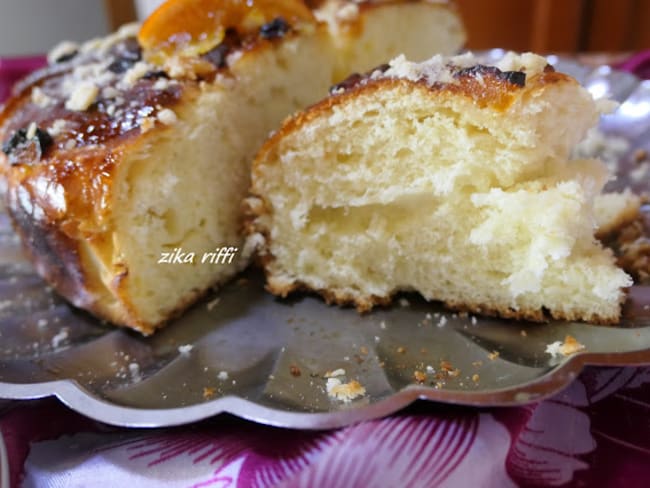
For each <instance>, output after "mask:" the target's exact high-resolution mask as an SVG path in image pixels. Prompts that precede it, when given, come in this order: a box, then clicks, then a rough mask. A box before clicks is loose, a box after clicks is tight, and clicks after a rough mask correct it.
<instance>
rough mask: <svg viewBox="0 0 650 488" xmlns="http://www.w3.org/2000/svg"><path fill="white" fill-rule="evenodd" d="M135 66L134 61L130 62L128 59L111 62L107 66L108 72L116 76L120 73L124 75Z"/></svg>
mask: <svg viewBox="0 0 650 488" xmlns="http://www.w3.org/2000/svg"><path fill="white" fill-rule="evenodd" d="M134 64H135V62H134V61H131V60H130V59H116V60H115V61H113V62H112V63H111V64H109V65H108V68H107V69H108V71H110V72H111V73H115V74H117V75H120V74H122V73H126V72H127V71H129V70H130V69H131V67H133V65H134Z"/></svg>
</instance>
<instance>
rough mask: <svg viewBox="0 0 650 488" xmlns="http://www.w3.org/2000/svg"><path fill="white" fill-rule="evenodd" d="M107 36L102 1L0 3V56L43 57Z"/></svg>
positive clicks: (10, 0)
mask: <svg viewBox="0 0 650 488" xmlns="http://www.w3.org/2000/svg"><path fill="white" fill-rule="evenodd" d="M107 33H108V20H107V18H106V11H105V10H104V1H103V0H0V56H19V55H29V54H40V53H46V52H47V51H49V49H50V48H51V47H52V46H54V45H55V44H57V43H58V42H59V41H62V40H73V41H84V40H87V39H90V38H93V37H97V36H99V35H105V34H107Z"/></svg>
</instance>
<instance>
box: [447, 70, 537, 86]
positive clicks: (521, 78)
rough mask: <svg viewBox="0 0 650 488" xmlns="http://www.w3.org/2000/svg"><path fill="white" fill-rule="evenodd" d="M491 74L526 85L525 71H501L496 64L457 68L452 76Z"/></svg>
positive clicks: (510, 81)
mask: <svg viewBox="0 0 650 488" xmlns="http://www.w3.org/2000/svg"><path fill="white" fill-rule="evenodd" d="M483 74H491V75H493V76H495V77H496V78H498V79H500V80H504V81H507V82H508V83H512V84H513V85H517V86H521V87H523V86H525V85H526V73H524V72H523V71H501V70H500V69H499V68H497V67H496V66H485V65H484V64H477V65H475V66H472V67H470V68H463V69H461V70H458V71H457V72H456V73H455V74H454V76H455V77H456V78H462V77H464V76H471V77H476V76H478V75H483Z"/></svg>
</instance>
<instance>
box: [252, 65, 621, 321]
mask: <svg viewBox="0 0 650 488" xmlns="http://www.w3.org/2000/svg"><path fill="white" fill-rule="evenodd" d="M598 118H599V107H598V104H596V103H595V102H594V100H593V98H592V97H591V95H590V94H589V93H588V92H587V91H586V90H585V89H583V88H582V87H581V86H580V85H579V84H578V83H577V82H576V81H575V80H574V79H573V78H571V77H569V76H567V75H565V74H562V73H559V72H555V70H554V69H553V68H552V67H551V66H549V65H548V64H547V62H546V60H545V59H544V58H542V57H539V56H536V55H533V54H530V53H528V54H523V55H514V54H509V55H507V56H506V57H505V58H504V59H502V60H501V61H500V62H499V63H497V64H495V65H486V64H480V63H479V61H478V60H477V59H476V58H475V57H473V56H472V55H471V54H467V55H463V56H457V57H452V58H444V57H441V56H434V57H433V58H431V59H429V60H427V61H425V62H423V63H413V62H409V61H407V60H406V59H405V58H404V57H398V58H396V59H394V60H393V61H392V62H391V63H390V64H389V65H385V66H383V67H381V68H379V69H377V70H375V71H372V72H371V73H368V74H366V75H364V76H356V77H351V78H350V79H349V80H347V81H346V82H344V83H341V84H340V85H338V86H335V87H333V89H332V93H331V96H330V97H328V98H327V99H325V100H323V101H321V102H320V103H318V104H316V105H314V106H312V107H310V108H309V109H307V110H306V111H304V112H301V113H298V114H296V115H294V116H293V117H291V118H290V119H288V120H287V121H286V122H285V123H284V125H283V126H282V128H281V129H280V130H279V131H277V133H276V134H275V135H274V136H273V137H271V138H270V139H269V140H268V141H267V142H266V143H265V145H264V146H263V147H262V149H261V151H260V152H259V154H258V155H257V158H256V160H255V162H254V164H253V169H252V188H251V197H250V198H249V199H248V200H247V207H248V209H247V212H248V220H247V222H248V224H247V232H248V234H249V236H250V239H251V242H253V241H254V242H258V243H259V242H261V243H262V244H261V248H260V250H259V254H260V258H261V261H262V263H263V265H264V268H265V271H266V275H267V289H268V290H270V291H271V292H272V293H274V294H277V295H280V296H286V295H287V294H289V293H291V292H292V291H294V290H298V289H306V290H313V291H316V292H318V293H320V294H321V295H323V296H324V297H325V299H326V300H327V301H328V302H333V303H338V304H346V303H349V304H354V305H355V306H356V307H357V308H358V309H359V310H361V311H365V310H369V309H371V308H372V307H373V306H375V305H378V304H386V303H388V302H389V301H390V299H391V296H392V295H393V294H395V293H396V292H398V291H417V292H419V293H421V294H422V295H423V296H424V297H425V298H426V299H429V300H439V301H442V302H444V303H446V304H447V305H448V306H449V307H451V308H452V309H458V310H465V311H471V312H475V313H483V314H491V315H498V316H502V317H512V318H520V319H529V320H534V321H543V320H546V319H548V318H551V317H552V318H556V319H564V320H582V321H590V322H597V323H614V322H617V321H618V320H619V317H620V305H621V302H622V301H623V300H624V297H625V289H626V287H629V286H630V285H631V284H632V282H631V279H630V277H629V276H628V275H626V274H625V273H624V272H623V271H622V270H621V269H619V268H618V267H617V266H616V265H615V263H614V258H613V256H612V253H611V252H610V250H608V249H605V248H603V246H602V245H601V244H600V243H599V242H598V241H596V240H595V238H594V231H595V227H596V224H597V219H596V216H595V214H594V200H595V198H596V197H599V195H601V190H602V188H603V185H604V184H605V182H606V181H607V179H608V178H609V174H608V172H607V170H606V168H605V166H604V165H603V164H602V163H601V162H599V161H597V160H570V158H569V155H570V152H571V149H572V147H573V146H574V145H575V144H576V143H578V142H579V141H580V140H581V139H582V138H583V137H584V135H585V133H586V132H587V130H588V129H589V128H590V127H592V126H594V125H595V124H596V123H597V121H598ZM622 207H625V206H624V205H623V206H622ZM615 213H616V212H613V213H612V214H611V215H605V216H604V217H602V219H603V223H606V222H607V221H608V220H613V219H615V218H617V217H616V216H615V215H614V214H615Z"/></svg>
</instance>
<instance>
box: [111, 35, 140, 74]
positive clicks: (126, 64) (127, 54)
mask: <svg viewBox="0 0 650 488" xmlns="http://www.w3.org/2000/svg"><path fill="white" fill-rule="evenodd" d="M111 54H112V55H113V56H115V61H113V62H112V63H111V64H110V65H109V66H108V70H109V71H111V72H113V73H116V74H121V73H124V72H126V71H128V70H129V69H131V67H132V66H133V65H134V64H135V63H137V62H138V61H140V60H141V59H142V48H141V47H140V45H139V44H138V41H137V40H136V39H134V38H129V39H126V40H125V41H123V42H120V43H119V44H116V45H115V46H114V47H113V49H111Z"/></svg>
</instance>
